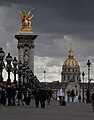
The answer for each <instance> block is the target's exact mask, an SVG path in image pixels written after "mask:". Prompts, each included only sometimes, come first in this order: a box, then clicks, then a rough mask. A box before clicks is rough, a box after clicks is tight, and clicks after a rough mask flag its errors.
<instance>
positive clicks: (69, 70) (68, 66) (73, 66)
mask: <svg viewBox="0 0 94 120" xmlns="http://www.w3.org/2000/svg"><path fill="white" fill-rule="evenodd" d="M61 81H62V82H70V81H74V82H79V81H80V66H79V63H78V61H77V60H76V59H75V58H74V52H73V50H72V48H70V49H69V52H68V58H67V59H66V60H65V61H64V64H63V66H62V72H61Z"/></svg>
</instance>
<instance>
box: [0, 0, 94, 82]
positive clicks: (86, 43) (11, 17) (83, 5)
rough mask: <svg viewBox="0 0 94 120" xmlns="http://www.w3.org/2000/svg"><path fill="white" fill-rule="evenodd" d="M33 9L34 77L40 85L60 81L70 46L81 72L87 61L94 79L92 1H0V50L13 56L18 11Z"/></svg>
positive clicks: (14, 52) (17, 27)
mask: <svg viewBox="0 0 94 120" xmlns="http://www.w3.org/2000/svg"><path fill="white" fill-rule="evenodd" d="M32 8H35V10H34V13H33V14H34V18H33V19H32V27H33V32H34V33H35V34H38V37H37V39H36V41H35V45H36V46H35V74H36V75H37V77H38V78H39V79H40V80H41V81H43V80H44V75H43V71H44V70H46V80H47V81H54V80H60V76H61V75H60V73H61V68H62V65H63V62H64V60H65V59H66V58H67V55H68V50H69V45H70V43H71V42H72V48H73V50H74V54H75V58H76V59H77V60H78V61H79V64H80V66H81V72H82V71H85V74H87V60H88V59H90V60H91V64H92V65H91V78H94V77H93V76H94V75H93V73H94V68H93V67H94V0H0V46H2V47H3V48H4V50H5V51H6V54H7V53H8V52H10V53H11V54H12V55H13V56H17V52H18V51H17V40H16V39H15V38H14V35H15V34H17V33H18V32H19V29H20V26H21V16H20V14H19V11H20V10H26V11H27V12H28V11H29V10H30V9H32Z"/></svg>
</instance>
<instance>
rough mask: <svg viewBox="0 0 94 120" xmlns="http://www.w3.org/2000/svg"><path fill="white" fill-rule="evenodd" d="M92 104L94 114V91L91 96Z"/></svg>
mask: <svg viewBox="0 0 94 120" xmlns="http://www.w3.org/2000/svg"><path fill="white" fill-rule="evenodd" d="M91 103H92V109H93V112H94V89H93V92H92V94H91Z"/></svg>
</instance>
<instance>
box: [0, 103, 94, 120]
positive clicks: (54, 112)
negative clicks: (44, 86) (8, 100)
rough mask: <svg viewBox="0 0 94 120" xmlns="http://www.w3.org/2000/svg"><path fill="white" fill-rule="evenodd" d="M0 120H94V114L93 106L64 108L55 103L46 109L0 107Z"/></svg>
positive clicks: (73, 105) (74, 104)
mask: <svg viewBox="0 0 94 120" xmlns="http://www.w3.org/2000/svg"><path fill="white" fill-rule="evenodd" d="M0 120H94V112H92V107H91V104H85V103H67V106H65V107H64V106H59V103H58V101H53V102H52V103H51V105H50V106H46V108H45V109H41V108H40V107H39V108H35V106H34V103H31V106H30V108H27V107H25V106H11V107H10V106H7V107H4V106H0Z"/></svg>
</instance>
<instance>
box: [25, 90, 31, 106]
mask: <svg viewBox="0 0 94 120" xmlns="http://www.w3.org/2000/svg"><path fill="white" fill-rule="evenodd" d="M30 101H31V90H30V89H29V88H27V91H26V97H25V103H26V105H27V107H28V108H29V107H30Z"/></svg>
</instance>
